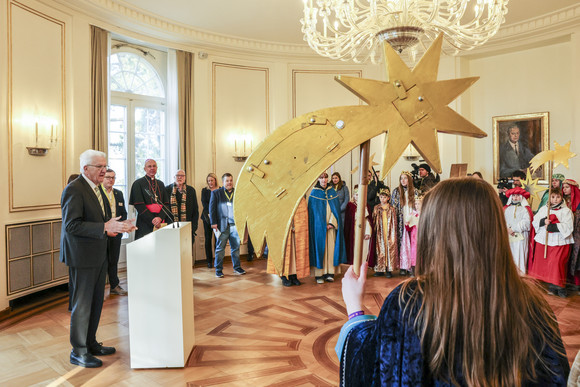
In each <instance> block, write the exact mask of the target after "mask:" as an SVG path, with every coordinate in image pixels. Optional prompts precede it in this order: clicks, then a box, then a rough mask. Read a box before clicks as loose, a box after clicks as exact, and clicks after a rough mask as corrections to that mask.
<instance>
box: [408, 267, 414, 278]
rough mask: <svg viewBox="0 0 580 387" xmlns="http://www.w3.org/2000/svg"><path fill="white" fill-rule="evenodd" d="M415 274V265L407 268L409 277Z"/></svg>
mask: <svg viewBox="0 0 580 387" xmlns="http://www.w3.org/2000/svg"><path fill="white" fill-rule="evenodd" d="M414 276H415V266H412V267H411V270H409V277H414Z"/></svg>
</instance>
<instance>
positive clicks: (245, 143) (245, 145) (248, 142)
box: [232, 135, 253, 162]
mask: <svg viewBox="0 0 580 387" xmlns="http://www.w3.org/2000/svg"><path fill="white" fill-rule="evenodd" d="M252 150H253V142H252V136H249V135H236V136H234V155H233V156H232V157H233V158H234V160H235V161H239V162H242V161H246V159H247V158H248V156H249V155H250V153H252Z"/></svg>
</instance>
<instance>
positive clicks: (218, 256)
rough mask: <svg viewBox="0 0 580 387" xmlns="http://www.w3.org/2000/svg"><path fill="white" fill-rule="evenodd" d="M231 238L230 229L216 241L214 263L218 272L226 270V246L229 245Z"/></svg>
mask: <svg viewBox="0 0 580 387" xmlns="http://www.w3.org/2000/svg"><path fill="white" fill-rule="evenodd" d="M229 236H230V228H229V227H228V228H226V229H225V230H224V231H223V232H222V233H221V234H220V237H219V238H218V239H217V241H216V246H215V262H214V266H215V271H216V272H218V271H222V270H223V269H224V255H225V253H226V252H225V250H226V244H227V243H228V239H229Z"/></svg>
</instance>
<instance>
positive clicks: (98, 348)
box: [89, 343, 117, 356]
mask: <svg viewBox="0 0 580 387" xmlns="http://www.w3.org/2000/svg"><path fill="white" fill-rule="evenodd" d="M115 352H117V350H116V349H115V347H105V346H104V345H103V344H102V343H98V344H96V345H94V346H92V347H91V348H89V353H90V354H91V355H93V356H107V355H112V354H114V353H115Z"/></svg>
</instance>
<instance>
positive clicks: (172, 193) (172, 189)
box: [165, 169, 199, 243]
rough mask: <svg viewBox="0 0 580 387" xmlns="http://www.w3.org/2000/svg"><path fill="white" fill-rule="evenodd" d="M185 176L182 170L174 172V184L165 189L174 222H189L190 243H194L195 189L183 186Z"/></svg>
mask: <svg viewBox="0 0 580 387" xmlns="http://www.w3.org/2000/svg"><path fill="white" fill-rule="evenodd" d="M185 182H186V176H185V171H184V170H183V169H180V170H178V171H177V172H175V183H173V184H169V185H168V186H167V187H165V191H166V192H167V196H168V197H169V206H170V209H171V214H172V215H173V221H174V222H191V243H194V242H195V235H196V231H197V223H198V221H199V207H198V204H197V195H196V193H195V188H193V187H192V186H190V185H187V184H185Z"/></svg>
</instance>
